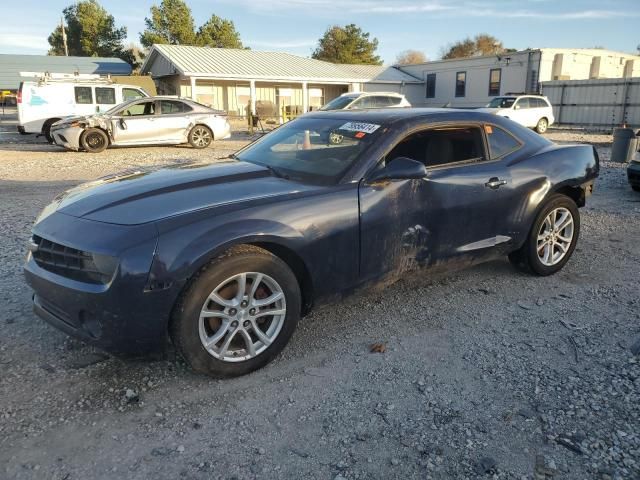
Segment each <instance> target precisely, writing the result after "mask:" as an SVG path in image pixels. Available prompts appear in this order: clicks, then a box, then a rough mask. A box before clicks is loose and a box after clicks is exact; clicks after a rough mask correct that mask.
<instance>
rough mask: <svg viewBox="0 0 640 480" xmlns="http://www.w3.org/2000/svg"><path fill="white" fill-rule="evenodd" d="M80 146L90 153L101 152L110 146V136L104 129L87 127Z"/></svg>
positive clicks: (81, 137)
mask: <svg viewBox="0 0 640 480" xmlns="http://www.w3.org/2000/svg"><path fill="white" fill-rule="evenodd" d="M80 146H81V147H82V148H83V149H84V150H85V151H87V152H89V153H100V152H103V151H104V150H105V149H106V148H107V147H108V146H109V137H108V136H107V134H106V133H105V131H104V130H100V129H99V128H87V129H86V130H85V131H84V132H82V135H81V136H80Z"/></svg>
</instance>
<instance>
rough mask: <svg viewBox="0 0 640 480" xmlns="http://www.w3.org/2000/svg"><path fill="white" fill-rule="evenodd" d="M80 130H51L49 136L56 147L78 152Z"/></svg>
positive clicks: (77, 128) (72, 128)
mask: <svg viewBox="0 0 640 480" xmlns="http://www.w3.org/2000/svg"><path fill="white" fill-rule="evenodd" d="M82 131H83V130H82V129H81V128H79V127H66V128H52V129H51V136H52V137H53V141H54V143H55V144H56V145H60V146H61V147H64V148H66V149H69V150H74V151H76V152H77V151H78V150H80V135H82Z"/></svg>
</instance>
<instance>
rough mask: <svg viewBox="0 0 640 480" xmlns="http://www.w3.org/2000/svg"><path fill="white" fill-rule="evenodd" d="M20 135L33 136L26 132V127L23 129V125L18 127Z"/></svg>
mask: <svg viewBox="0 0 640 480" xmlns="http://www.w3.org/2000/svg"><path fill="white" fill-rule="evenodd" d="M18 133H19V134H20V135H31V134H30V133H28V132H26V131H25V130H24V127H23V126H22V125H18Z"/></svg>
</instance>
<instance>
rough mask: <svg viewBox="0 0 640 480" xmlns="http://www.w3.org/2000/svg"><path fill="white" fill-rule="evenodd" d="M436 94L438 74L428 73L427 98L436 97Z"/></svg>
mask: <svg viewBox="0 0 640 480" xmlns="http://www.w3.org/2000/svg"><path fill="white" fill-rule="evenodd" d="M435 96H436V74H435V73H428V74H427V98H435Z"/></svg>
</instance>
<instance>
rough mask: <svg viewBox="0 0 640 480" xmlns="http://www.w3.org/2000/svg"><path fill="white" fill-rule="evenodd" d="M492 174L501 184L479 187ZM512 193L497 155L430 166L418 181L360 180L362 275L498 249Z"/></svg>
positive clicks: (504, 243) (474, 257) (472, 257)
mask: <svg viewBox="0 0 640 480" xmlns="http://www.w3.org/2000/svg"><path fill="white" fill-rule="evenodd" d="M492 178H499V179H501V180H504V181H505V182H506V183H505V184H504V185H501V186H500V187H499V188H496V189H492V188H489V187H487V186H485V184H486V183H488V181H489V180H490V179H492ZM516 194H517V192H515V191H514V190H513V188H512V182H511V178H510V176H509V173H508V170H507V169H506V168H505V166H504V164H503V163H502V162H488V163H481V162H478V163H473V164H469V165H463V166H456V167H450V168H439V169H434V170H432V171H430V172H429V173H428V175H427V177H425V178H424V179H421V180H405V181H390V182H386V183H384V184H377V185H367V184H365V183H363V184H362V185H361V188H360V207H361V228H362V240H361V244H362V267H361V273H362V275H363V278H364V279H367V278H371V277H374V276H375V275H376V274H377V273H381V274H383V275H385V274H389V273H393V272H399V273H401V272H403V271H407V270H414V269H416V268H418V267H434V266H439V265H442V264H443V263H447V262H449V261H453V260H456V259H460V258H464V259H465V261H467V262H469V263H473V262H475V261H480V260H483V259H486V258H488V257H492V256H495V255H499V254H501V253H504V252H505V250H506V248H508V246H510V245H511V240H512V238H511V235H512V232H511V231H510V228H509V225H510V221H509V219H510V217H512V216H513V212H512V210H513V209H514V208H516V206H517V203H514V202H513V201H512V200H513V196H514V195H516ZM381 252H384V255H381Z"/></svg>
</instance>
